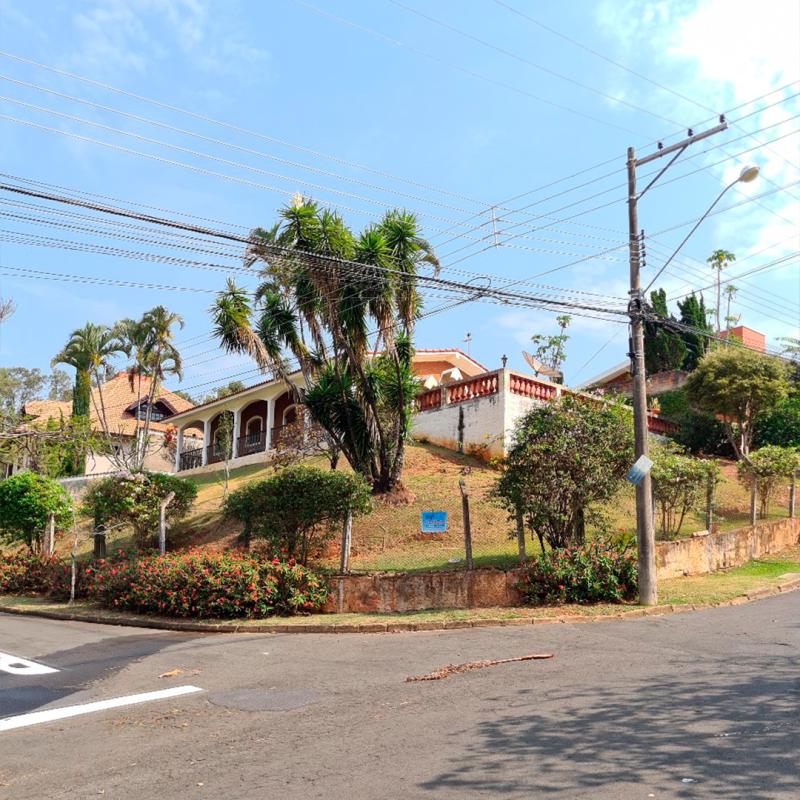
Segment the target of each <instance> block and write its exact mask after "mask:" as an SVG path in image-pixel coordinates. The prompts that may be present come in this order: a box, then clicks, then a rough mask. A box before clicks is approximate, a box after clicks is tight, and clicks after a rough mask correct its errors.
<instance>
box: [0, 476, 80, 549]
mask: <svg viewBox="0 0 800 800" xmlns="http://www.w3.org/2000/svg"><path fill="white" fill-rule="evenodd" d="M50 514H53V515H54V516H55V524H56V530H64V529H65V528H68V527H69V526H70V525H72V519H73V514H72V502H71V501H70V499H69V495H68V494H67V493H66V492H65V491H64V488H63V487H62V486H61V484H60V483H58V482H57V481H54V480H53V479H52V478H47V477H45V476H44V475H37V474H36V473H35V472H18V473H17V474H16V475H12V476H11V477H10V478H6V479H5V480H3V481H0V538H4V539H6V540H8V541H11V542H20V543H23V544H25V545H27V547H28V549H29V550H31V551H36V550H39V549H40V545H41V541H42V534H43V533H44V530H45V528H46V527H47V525H48V523H49V518H50Z"/></svg>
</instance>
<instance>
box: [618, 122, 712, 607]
mask: <svg viewBox="0 0 800 800" xmlns="http://www.w3.org/2000/svg"><path fill="white" fill-rule="evenodd" d="M719 122H720V124H719V125H717V126H716V127H714V128H711V129H710V130H707V131H704V132H703V133H699V134H695V133H694V132H693V131H692V130H689V136H688V138H686V139H684V140H683V141H680V142H676V143H675V144H673V145H670V146H669V147H663V146H662V145H661V143H660V142H659V146H658V150H657V151H656V152H654V153H651V154H650V155H648V156H645V157H644V158H641V159H637V158H636V153H635V151H634V149H633V148H632V147H629V148H628V160H627V166H628V237H629V238H628V254H629V261H630V292H629V295H630V299H629V301H628V314H629V315H630V318H631V338H630V352H629V354H628V355H629V356H630V359H631V377H632V380H633V434H634V448H635V453H636V459H637V460H638V459H639V458H640V457H641V456H647V452H648V442H647V373H646V370H645V365H644V319H645V312H646V302H645V298H644V293H643V292H642V288H641V279H640V270H641V263H640V242H641V240H640V238H639V210H638V203H639V200H640V199H641V198H642V196H643V195H644V194H645V192H647V190H648V189H650V188H651V187H652V186H653V184H654V183H655V182H656V181H657V180H658V179H659V178H660V177H661V176H662V175H663V174H664V173H665V172H666V171H667V170H668V169H669V167H670V166H672V164H673V163H675V161H676V160H677V159H678V157H679V156H680V155H681V154H682V153H683V151H684V150H685V149H686V148H687V147H688V146H689V145H690V144H693V143H694V142H696V141H699V140H700V139H705V138H706V137H708V136H713V135H714V134H715V133H719V132H720V131H724V130H725V129H726V128H727V127H728V124H727V123H726V122H725V118H724V117H720V121H719ZM668 153H675V155H674V156H673V157H672V158H671V159H670V161H669V162H668V163H667V165H666V166H665V167H664V168H663V169H662V170H661V171H660V172H658V173H657V174H656V176H655V177H654V178H653V179H652V180H651V181H650V183H648V184H647V186H646V187H645V188H644V189H643V190H642V191H641V192H640V193H638V194H637V191H636V167H638V166H641V165H642V164H646V163H648V162H649V161H653V160H655V159H657V158H661V157H662V156H665V155H667V154H668ZM662 269H663V267H662ZM636 550H637V556H638V561H639V602H640V603H641V604H642V605H645V606H652V605H655V604H656V603H657V602H658V588H657V584H656V536H655V527H654V525H653V504H652V481H651V478H650V472H649V471H648V472H647V473H646V474H645V476H644V479H643V480H642V481H640V482H639V483H638V484H637V485H636Z"/></svg>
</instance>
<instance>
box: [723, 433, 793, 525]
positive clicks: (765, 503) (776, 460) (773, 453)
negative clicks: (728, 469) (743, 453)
mask: <svg viewBox="0 0 800 800" xmlns="http://www.w3.org/2000/svg"><path fill="white" fill-rule="evenodd" d="M737 466H738V472H739V479H740V480H741V481H742V483H743V484H744V485H745V486H750V484H751V482H752V480H753V478H755V479H756V492H757V494H758V498H759V506H760V507H759V516H760V517H761V519H766V518H767V516H768V514H769V502H770V499H771V498H772V496H773V495H774V493H775V489H777V488H778V484H779V483H780V481H781V480H787V479H789V478H791V477H792V475H794V473H795V471H796V470H797V469H798V468H800V452H799V451H798V450H797V449H796V448H794V447H777V446H776V445H767V446H766V447H762V448H760V449H759V450H754V451H753V452H752V453H751V454H750V458H749V459H748V460H747V461H746V462H745V461H742V462H740V463H739V464H738V465H737Z"/></svg>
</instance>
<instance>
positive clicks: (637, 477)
mask: <svg viewBox="0 0 800 800" xmlns="http://www.w3.org/2000/svg"><path fill="white" fill-rule="evenodd" d="M652 468H653V462H652V461H651V460H650V459H649V458H648V457H647V456H639V458H637V459H636V463H635V464H634V465H633V466H632V467H631V468H630V470H629V471H628V474H627V475H626V476H625V480H626V481H628V483H632V484H633V485H634V486H638V485H639V484H640V483H641V482H642V481H643V480H644V476H645V475H647V473H648V472H650V470H651V469H652Z"/></svg>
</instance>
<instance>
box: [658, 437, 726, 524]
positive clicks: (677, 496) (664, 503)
mask: <svg viewBox="0 0 800 800" xmlns="http://www.w3.org/2000/svg"><path fill="white" fill-rule="evenodd" d="M650 457H651V458H652V459H653V469H652V471H651V477H652V479H653V497H654V499H655V502H656V507H657V509H658V521H659V534H660V537H661V538H662V539H674V538H675V536H677V535H678V533H680V530H681V528H682V527H683V522H684V520H685V519H686V515H687V514H688V513H689V512H690V511H694V510H696V509H697V508H698V507H699V506H700V503H701V501H702V500H703V498H704V497H705V491H706V488H707V487H708V484H709V481H714V483H716V482H718V481H719V467H718V466H717V463H716V461H706V460H701V459H699V458H693V457H692V456H688V455H684V454H683V453H681V452H680V451H679V450H677V449H676V448H675V446H674V445H673V446H669V445H666V446H665V445H661V446H659V447H654V448H652V450H651V453H650Z"/></svg>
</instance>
